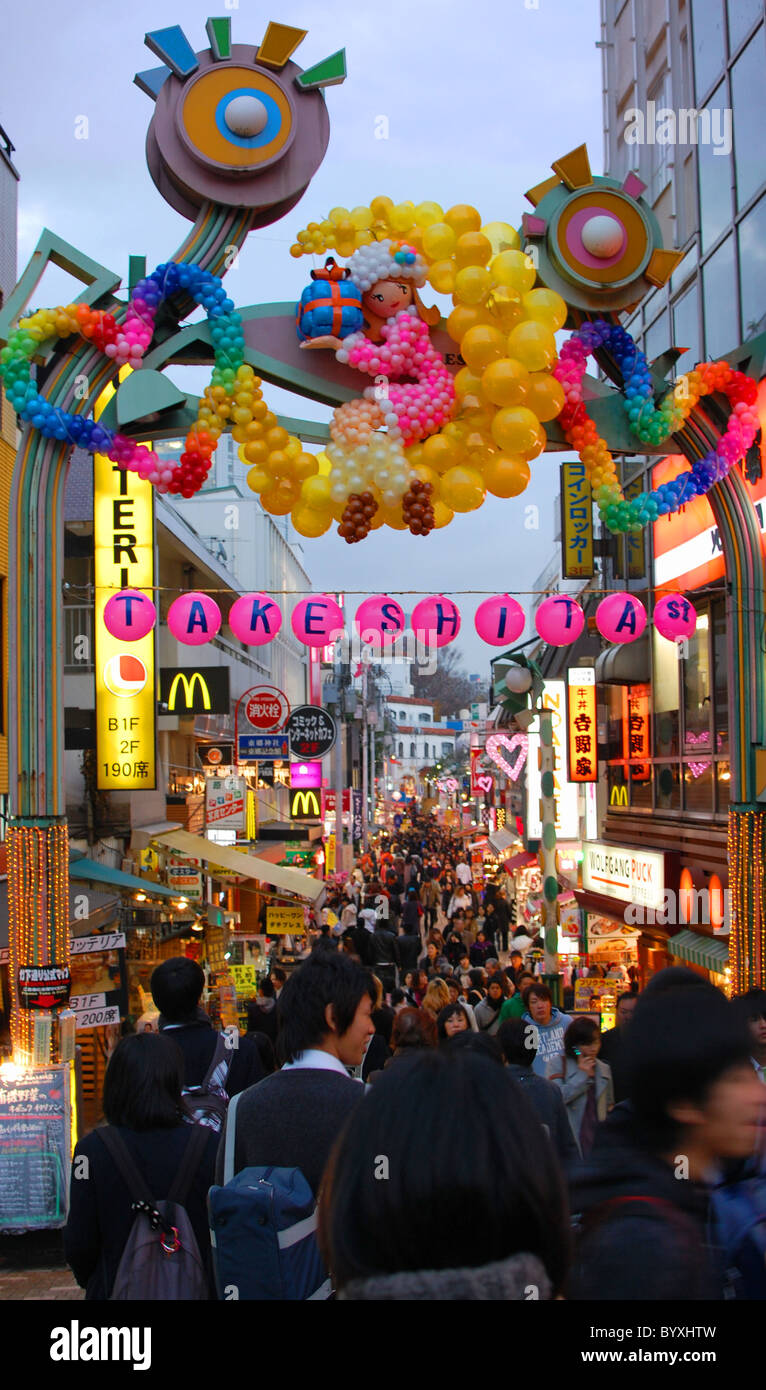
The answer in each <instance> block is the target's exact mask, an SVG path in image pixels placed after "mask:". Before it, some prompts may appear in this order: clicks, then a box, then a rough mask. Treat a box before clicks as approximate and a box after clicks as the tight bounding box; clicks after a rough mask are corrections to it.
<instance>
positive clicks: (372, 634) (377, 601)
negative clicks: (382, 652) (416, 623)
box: [354, 594, 407, 646]
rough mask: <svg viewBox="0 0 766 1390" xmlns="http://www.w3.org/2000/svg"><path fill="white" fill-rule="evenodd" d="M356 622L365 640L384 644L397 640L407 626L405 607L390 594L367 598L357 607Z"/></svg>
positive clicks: (360, 634) (358, 630)
mask: <svg viewBox="0 0 766 1390" xmlns="http://www.w3.org/2000/svg"><path fill="white" fill-rule="evenodd" d="M354 622H355V624H356V630H357V632H358V633H359V636H360V637H361V639H362V641H363V642H379V643H381V644H382V645H383V646H388V645H390V644H391V643H392V642H393V641H395V639H396V638H397V637H398V635H399V633H400V632H404V629H405V627H406V626H407V619H406V618H405V616H404V609H403V608H402V606H401V604H399V603H397V602H396V600H395V599H392V598H389V597H388V594H374V595H373V596H372V598H366V599H365V600H364V602H363V603H360V605H359V607H358V608H357V610H356V613H355V615H354Z"/></svg>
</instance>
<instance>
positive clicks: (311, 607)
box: [290, 594, 343, 647]
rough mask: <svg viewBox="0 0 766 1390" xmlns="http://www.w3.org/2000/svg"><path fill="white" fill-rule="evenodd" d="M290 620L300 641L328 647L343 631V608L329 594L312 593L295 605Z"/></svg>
mask: <svg viewBox="0 0 766 1390" xmlns="http://www.w3.org/2000/svg"><path fill="white" fill-rule="evenodd" d="M290 622H291V624H292V629H293V632H294V633H295V636H296V637H297V638H298V641H299V642H305V644H306V646H307V647H326V646H327V644H328V643H329V642H332V641H334V640H335V638H336V637H338V636H339V635H340V633H342V631H343V609H342V608H340V607H339V606H338V604H337V603H336V602H335V599H334V598H331V597H330V595H329V594H312V596H311V597H310V598H304V599H301V601H300V603H297V604H296V605H295V608H294V609H293V614H292V617H291V619H290Z"/></svg>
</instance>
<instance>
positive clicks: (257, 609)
mask: <svg viewBox="0 0 766 1390" xmlns="http://www.w3.org/2000/svg"><path fill="white" fill-rule="evenodd" d="M281 626H282V610H281V608H279V606H278V604H276V603H275V602H274V600H273V599H271V598H269V596H268V594H242V595H241V597H240V598H238V599H236V600H235V602H234V603H233V604H232V605H231V608H230V609H229V627H230V628H231V630H232V632H233V633H234V636H235V637H236V639H237V641H238V642H244V643H245V645H246V646H248V647H264V646H265V645H266V643H267V642H273V641H274V638H275V637H276V635H277V633H278V632H279V629H280V628H281Z"/></svg>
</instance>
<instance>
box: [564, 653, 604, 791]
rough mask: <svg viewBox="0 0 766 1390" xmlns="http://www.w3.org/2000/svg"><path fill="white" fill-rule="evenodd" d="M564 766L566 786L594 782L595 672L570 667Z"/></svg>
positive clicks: (595, 776)
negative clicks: (567, 771) (565, 768)
mask: <svg viewBox="0 0 766 1390" xmlns="http://www.w3.org/2000/svg"><path fill="white" fill-rule="evenodd" d="M567 763H568V766H569V781H570V782H597V781H598V731H597V727H596V672H595V670H594V668H593V667H592V666H572V667H570V669H569V671H568V672H567Z"/></svg>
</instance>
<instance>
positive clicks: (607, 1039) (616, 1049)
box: [598, 993, 638, 1104]
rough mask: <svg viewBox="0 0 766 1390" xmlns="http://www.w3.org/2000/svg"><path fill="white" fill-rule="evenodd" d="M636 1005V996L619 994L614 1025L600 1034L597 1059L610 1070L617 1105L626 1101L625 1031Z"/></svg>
mask: <svg viewBox="0 0 766 1390" xmlns="http://www.w3.org/2000/svg"><path fill="white" fill-rule="evenodd" d="M637 1003H638V995H637V994H628V993H625V994H621V995H620V997H619V999H618V1000H617V1022H616V1025H615V1027H614V1028H609V1029H607V1031H606V1033H602V1034H601V1051H600V1052H599V1054H598V1055H599V1059H600V1060H601V1061H602V1062H606V1064H607V1066H608V1067H609V1068H610V1070H611V1073H612V1083H613V1085H614V1098H615V1101H616V1102H617V1103H618V1104H619V1102H620V1101H621V1100H626V1099H627V1095H628V1085H627V1081H626V1079H625V1068H624V1065H623V1053H624V1050H625V1037H626V1033H627V1029H628V1028H629V1026H630V1021H631V1019H632V1017H633V1013H634V1011H635V1008H636V1004H637Z"/></svg>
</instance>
